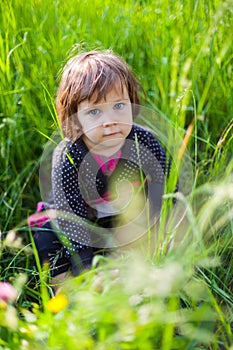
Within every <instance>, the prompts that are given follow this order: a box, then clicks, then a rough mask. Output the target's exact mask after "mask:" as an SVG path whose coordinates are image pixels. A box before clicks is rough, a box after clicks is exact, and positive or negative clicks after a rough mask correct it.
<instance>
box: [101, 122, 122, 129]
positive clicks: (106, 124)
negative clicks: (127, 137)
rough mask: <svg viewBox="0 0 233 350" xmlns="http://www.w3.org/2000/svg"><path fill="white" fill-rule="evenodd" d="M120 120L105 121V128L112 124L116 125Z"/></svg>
mask: <svg viewBox="0 0 233 350" xmlns="http://www.w3.org/2000/svg"><path fill="white" fill-rule="evenodd" d="M117 124H118V122H117V121H106V122H103V127H104V128H109V127H110V126H114V125H117Z"/></svg>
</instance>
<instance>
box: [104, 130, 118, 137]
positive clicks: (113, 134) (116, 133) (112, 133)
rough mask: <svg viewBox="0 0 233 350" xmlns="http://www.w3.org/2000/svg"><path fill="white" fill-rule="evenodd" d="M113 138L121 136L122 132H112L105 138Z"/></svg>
mask: <svg viewBox="0 0 233 350" xmlns="http://www.w3.org/2000/svg"><path fill="white" fill-rule="evenodd" d="M111 136H120V132H119V131H116V132H111V133H109V134H104V137H111Z"/></svg>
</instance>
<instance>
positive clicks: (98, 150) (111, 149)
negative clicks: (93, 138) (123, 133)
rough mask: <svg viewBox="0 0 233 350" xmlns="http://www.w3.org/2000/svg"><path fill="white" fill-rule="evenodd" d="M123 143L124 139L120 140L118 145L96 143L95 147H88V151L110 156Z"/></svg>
mask: <svg viewBox="0 0 233 350" xmlns="http://www.w3.org/2000/svg"><path fill="white" fill-rule="evenodd" d="M124 143H125V140H122V142H120V143H119V144H118V145H116V146H111V147H106V146H105V147H104V146H103V145H102V146H101V145H97V146H95V147H92V148H91V149H90V151H91V152H92V153H94V154H97V155H99V156H104V157H107V158H109V157H111V156H113V155H114V154H116V153H117V152H118V151H119V150H120V149H121V148H122V146H123V145H124Z"/></svg>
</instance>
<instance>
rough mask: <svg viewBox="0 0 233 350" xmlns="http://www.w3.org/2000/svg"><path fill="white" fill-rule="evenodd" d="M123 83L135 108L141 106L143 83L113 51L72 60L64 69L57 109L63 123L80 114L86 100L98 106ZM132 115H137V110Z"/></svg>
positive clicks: (77, 57) (94, 53)
mask: <svg viewBox="0 0 233 350" xmlns="http://www.w3.org/2000/svg"><path fill="white" fill-rule="evenodd" d="M117 80H118V81H120V84H121V87H122V90H123V87H124V86H125V87H126V89H127V91H128V94H129V99H130V102H131V103H132V104H136V105H139V104H140V96H139V89H140V88H141V89H142V87H141V85H140V83H139V82H138V81H137V79H136V78H135V77H134V75H133V74H132V72H131V71H130V69H129V68H128V66H127V64H126V63H125V62H124V61H123V60H122V59H121V58H120V57H119V56H117V55H116V54H114V53H113V52H112V51H110V50H106V51H90V52H84V53H80V54H78V55H76V56H75V57H73V58H71V59H70V60H69V61H68V62H67V64H66V65H65V67H64V69H63V74H62V78H61V82H60V85H59V88H58V91H57V98H56V108H57V113H58V117H59V120H60V122H61V123H63V122H64V121H65V120H66V119H68V118H69V117H71V116H72V115H74V114H75V113H77V111H78V105H79V104H80V103H81V102H82V101H83V100H86V99H88V100H90V99H93V98H95V100H94V101H93V102H94V103H98V102H99V101H100V100H101V99H102V98H105V97H106V94H107V93H108V92H109V91H110V90H111V89H112V88H113V87H114V85H115V83H116V81H117ZM133 114H134V115H135V114H137V112H136V110H135V111H134V112H133Z"/></svg>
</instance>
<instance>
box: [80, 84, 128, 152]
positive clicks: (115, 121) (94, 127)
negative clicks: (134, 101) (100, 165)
mask: <svg viewBox="0 0 233 350" xmlns="http://www.w3.org/2000/svg"><path fill="white" fill-rule="evenodd" d="M78 120H79V123H80V126H81V131H82V133H83V136H82V137H83V141H84V142H85V144H86V146H87V148H88V149H89V150H90V151H92V152H93V153H96V154H101V155H105V156H111V155H113V154H114V153H115V152H117V151H118V150H119V149H120V148H121V147H122V146H123V144H124V142H125V138H126V137H127V136H128V135H129V133H130V130H131V128H132V122H133V117H132V109H131V103H130V99H129V95H128V91H127V89H126V88H125V87H124V89H123V91H122V88H121V85H120V83H117V84H116V86H115V87H114V88H113V89H112V90H110V91H109V92H108V93H107V95H106V97H105V99H102V100H101V101H99V102H98V104H96V103H93V102H92V101H91V100H84V101H82V102H81V103H80V104H79V105H78Z"/></svg>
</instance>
